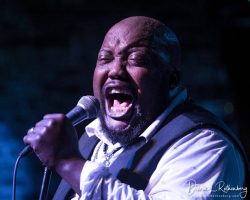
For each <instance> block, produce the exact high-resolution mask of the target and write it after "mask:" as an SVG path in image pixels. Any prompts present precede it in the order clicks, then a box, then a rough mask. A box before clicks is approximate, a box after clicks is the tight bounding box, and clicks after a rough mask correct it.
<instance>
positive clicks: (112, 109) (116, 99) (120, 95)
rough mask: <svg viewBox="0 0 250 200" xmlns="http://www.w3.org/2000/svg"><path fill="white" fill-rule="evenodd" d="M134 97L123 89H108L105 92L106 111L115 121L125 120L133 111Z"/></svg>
mask: <svg viewBox="0 0 250 200" xmlns="http://www.w3.org/2000/svg"><path fill="white" fill-rule="evenodd" d="M133 104H134V95H133V93H132V92H131V91H130V90H128V89H125V88H119V87H109V88H107V90H106V111H107V114H108V115H109V116H110V117H112V118H115V119H125V118H127V117H129V116H130V114H131V113H132V111H133V109H132V108H133Z"/></svg>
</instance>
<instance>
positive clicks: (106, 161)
mask: <svg viewBox="0 0 250 200" xmlns="http://www.w3.org/2000/svg"><path fill="white" fill-rule="evenodd" d="M109 165H110V161H109V158H107V157H106V158H105V166H106V167H109Z"/></svg>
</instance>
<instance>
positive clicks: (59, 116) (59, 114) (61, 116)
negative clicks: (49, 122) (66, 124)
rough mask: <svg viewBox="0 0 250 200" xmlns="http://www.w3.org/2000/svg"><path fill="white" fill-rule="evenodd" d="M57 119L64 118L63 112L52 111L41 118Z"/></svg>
mask: <svg viewBox="0 0 250 200" xmlns="http://www.w3.org/2000/svg"><path fill="white" fill-rule="evenodd" d="M55 118H56V119H57V118H65V115H64V114H61V113H52V114H47V115H44V116H43V119H55Z"/></svg>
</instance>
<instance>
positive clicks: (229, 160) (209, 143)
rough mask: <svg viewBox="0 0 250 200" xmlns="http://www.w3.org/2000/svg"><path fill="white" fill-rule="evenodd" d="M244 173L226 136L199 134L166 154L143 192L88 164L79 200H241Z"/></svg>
mask: <svg viewBox="0 0 250 200" xmlns="http://www.w3.org/2000/svg"><path fill="white" fill-rule="evenodd" d="M243 169H244V165H243V161H242V158H241V156H240V154H239V152H238V151H236V149H235V148H234V146H233V145H232V143H231V142H230V141H229V140H228V139H227V138H226V137H224V136H223V134H221V133H220V132H218V131H215V130H207V129H206V130H197V131H195V132H193V133H190V134H189V135H187V136H185V137H183V138H182V139H180V140H179V141H177V142H176V143H175V144H173V145H172V146H171V147H170V148H169V149H168V150H167V151H166V152H165V154H164V155H163V157H162V158H161V160H160V162H159V163H158V165H157V168H156V170H155V171H154V173H153V174H152V176H151V178H150V180H149V183H148V186H147V188H146V189H145V190H144V191H143V190H136V189H134V188H132V187H130V186H129V185H127V184H124V183H122V182H120V181H119V180H118V179H116V178H114V177H112V175H111V174H110V173H109V171H108V168H106V167H105V166H102V165H100V164H97V163H94V162H91V161H87V162H86V164H85V165H84V167H83V170H82V173H81V183H80V188H81V192H82V193H81V197H79V198H76V199H81V200H87V199H105V200H120V199H127V200H134V199H140V200H144V199H151V200H168V199H169V200H172V199H175V200H178V199H187V200H193V199H218V198H220V197H224V199H226V198H233V199H242V197H244V196H245V195H246V191H245V190H244V189H246V188H244V187H243V183H244V170H243ZM225 197H226V198H225Z"/></svg>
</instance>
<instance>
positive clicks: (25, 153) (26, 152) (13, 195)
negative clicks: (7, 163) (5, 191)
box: [11, 146, 31, 200]
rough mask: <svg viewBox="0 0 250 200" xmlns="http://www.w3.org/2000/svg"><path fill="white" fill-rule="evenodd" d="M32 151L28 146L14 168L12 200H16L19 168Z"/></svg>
mask: <svg viewBox="0 0 250 200" xmlns="http://www.w3.org/2000/svg"><path fill="white" fill-rule="evenodd" d="M30 151H31V147H30V146H26V147H25V148H24V149H23V150H22V151H21V152H20V153H19V155H18V157H17V159H16V162H15V166H14V171H13V179H12V198H11V199H12V200H16V177H17V168H18V164H19V162H20V160H21V158H23V157H24V156H26V155H28V154H29V152H30Z"/></svg>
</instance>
